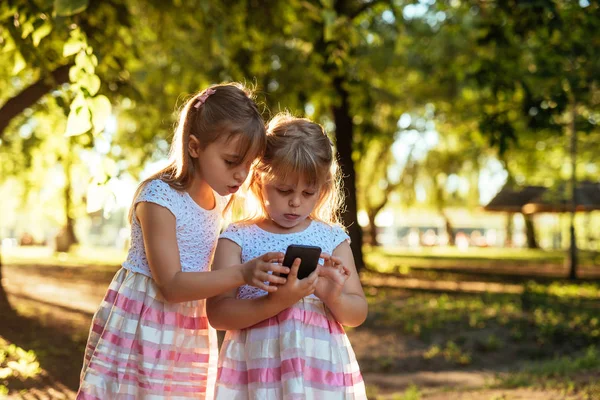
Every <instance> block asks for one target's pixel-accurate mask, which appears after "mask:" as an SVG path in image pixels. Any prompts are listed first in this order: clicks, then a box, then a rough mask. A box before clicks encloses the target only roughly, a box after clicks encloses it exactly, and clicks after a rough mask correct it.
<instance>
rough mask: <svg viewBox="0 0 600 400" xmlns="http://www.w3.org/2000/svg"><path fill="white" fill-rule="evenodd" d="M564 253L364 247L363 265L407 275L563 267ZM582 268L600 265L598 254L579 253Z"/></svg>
mask: <svg viewBox="0 0 600 400" xmlns="http://www.w3.org/2000/svg"><path fill="white" fill-rule="evenodd" d="M565 257H566V251H558V250H530V249H505V248H470V249H468V250H466V251H463V250H460V249H458V248H455V247H422V248H417V249H406V248H369V247H366V248H365V262H366V263H367V265H369V266H371V267H372V268H373V269H374V270H376V271H378V272H382V273H391V272H393V273H402V274H407V273H409V272H410V269H411V268H413V269H414V268H417V269H420V268H431V267H434V268H447V267H457V266H460V267H478V268H498V267H499V266H503V265H506V264H513V265H519V266H538V265H545V266H547V265H550V266H555V267H561V268H562V267H563V266H564V265H565ZM579 259H580V263H581V265H583V266H585V265H600V254H598V253H594V252H589V251H580V252H579Z"/></svg>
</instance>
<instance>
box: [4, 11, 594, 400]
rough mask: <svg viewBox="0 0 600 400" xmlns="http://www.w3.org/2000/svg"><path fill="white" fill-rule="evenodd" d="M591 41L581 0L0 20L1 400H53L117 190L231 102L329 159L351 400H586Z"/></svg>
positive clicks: (95, 296) (590, 339) (72, 363)
mask: <svg viewBox="0 0 600 400" xmlns="http://www.w3.org/2000/svg"><path fill="white" fill-rule="evenodd" d="M598 32H600V5H599V4H598V2H597V1H592V0H578V1H577V0H572V1H569V0H527V1H525V0H522V1H518V0H505V1H495V0H418V1H416V0H412V1H409V0H392V1H378V0H370V1H369V0H321V1H311V0H286V1H278V0H264V1H262V0H261V1H258V0H242V1H231V0H226V1H212V0H195V1H194V0H192V1H181V0H166V1H159V0H147V1H142V0H103V1H98V0H53V1H52V0H31V1H18V0H4V1H2V2H1V3H0V54H1V57H2V58H1V62H0V89H1V90H0V241H1V248H0V282H1V286H0V312H1V315H0V397H3V396H5V397H7V398H10V399H71V398H74V392H75V391H76V389H77V385H78V377H79V371H80V367H81V361H82V354H83V348H84V346H85V340H86V338H87V331H88V328H89V323H90V320H91V316H92V314H93V312H94V311H95V309H96V307H97V305H98V304H99V302H100V300H101V299H102V296H103V294H104V291H105V290H106V286H107V284H108V282H109V281H110V279H111V278H112V275H113V274H114V273H115V271H116V270H117V269H118V268H119V264H120V263H121V262H122V261H123V260H124V257H125V250H126V248H127V244H128V240H129V226H128V224H127V221H126V215H127V212H128V208H129V205H130V202H131V199H132V196H133V192H134V191H135V188H136V185H137V184H138V182H139V181H140V180H141V179H143V178H145V177H147V176H149V175H150V174H151V173H152V172H155V171H157V170H158V169H159V168H160V167H161V166H162V165H164V163H165V157H166V154H167V151H168V146H169V143H170V138H171V137H172V133H173V128H174V123H175V118H176V115H177V110H178V108H179V107H180V106H182V105H183V103H184V101H185V100H186V99H187V96H189V95H191V94H192V93H194V92H196V91H198V90H201V89H203V88H206V87H207V86H209V85H210V84H213V83H219V82H223V81H240V82H243V83H245V84H247V85H249V86H253V87H254V88H256V90H257V100H258V101H259V102H260V104H261V105H262V106H263V110H264V117H265V118H266V119H267V118H269V116H270V115H272V114H274V113H276V112H278V111H281V110H286V109H287V110H290V111H291V112H292V113H294V114H295V115H298V116H306V117H309V118H312V119H314V120H315V121H317V122H319V123H321V124H322V125H323V126H324V127H325V128H326V130H327V131H328V133H329V134H330V137H331V139H332V141H333V142H334V144H335V147H336V152H337V156H338V159H339V161H340V164H341V167H342V171H343V174H344V185H345V194H346V212H345V213H344V215H343V218H344V223H345V225H346V226H347V227H348V230H349V233H350V235H351V237H352V246H353V251H354V254H355V257H356V260H357V265H358V266H359V268H360V275H361V280H362V282H363V286H364V288H365V292H366V294H367V297H368V301H369V305H370V312H369V317H368V319H367V321H366V322H365V324H364V325H363V326H361V327H358V328H355V329H351V330H349V332H348V333H349V336H350V339H351V341H352V343H353V345H354V348H355V351H356V353H357V357H358V359H359V363H360V365H361V369H362V371H363V374H364V378H365V382H366V384H367V389H368V393H369V398H370V399H404V400H409V399H497V400H500V399H594V398H600V384H599V383H598V382H599V381H600V358H599V356H600V355H599V351H600V349H599V345H600V301H598V300H600V283H599V281H598V279H599V278H600V253H599V251H600V229H599V228H600V211H598V209H600V157H599V155H600V129H599V127H598V123H599V122H600V86H599V78H600V56H599V54H600V34H598ZM573 233H574V234H573Z"/></svg>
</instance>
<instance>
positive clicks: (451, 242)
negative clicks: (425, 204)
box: [440, 210, 456, 246]
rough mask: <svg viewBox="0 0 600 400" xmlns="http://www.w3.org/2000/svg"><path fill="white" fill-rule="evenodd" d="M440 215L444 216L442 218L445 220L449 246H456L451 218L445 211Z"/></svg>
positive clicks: (441, 211)
mask: <svg viewBox="0 0 600 400" xmlns="http://www.w3.org/2000/svg"><path fill="white" fill-rule="evenodd" d="M440 214H441V215H442V218H444V227H445V229H446V235H448V245H449V246H455V245H456V240H455V238H454V227H453V226H452V222H450V218H448V215H446V213H445V212H444V210H440Z"/></svg>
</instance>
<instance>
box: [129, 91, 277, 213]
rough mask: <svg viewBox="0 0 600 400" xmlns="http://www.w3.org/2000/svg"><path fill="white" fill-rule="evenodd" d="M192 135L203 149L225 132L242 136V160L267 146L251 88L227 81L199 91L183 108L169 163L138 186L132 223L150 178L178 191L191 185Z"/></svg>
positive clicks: (240, 147)
mask: <svg viewBox="0 0 600 400" xmlns="http://www.w3.org/2000/svg"><path fill="white" fill-rule="evenodd" d="M191 135H193V136H194V137H196V138H197V139H198V142H199V143H200V146H201V148H203V149H204V148H206V146H208V145H209V144H211V143H213V142H216V141H217V140H218V139H220V138H221V137H223V135H226V140H228V141H229V140H231V139H233V138H234V137H236V138H237V137H239V139H240V140H239V142H238V147H239V148H238V150H239V154H240V156H241V158H240V160H248V159H252V160H254V159H256V158H257V157H260V156H261V155H262V153H263V151H264V149H265V145H266V136H265V126H264V120H263V118H262V116H261V113H260V111H259V110H258V106H257V105H256V103H255V102H254V100H253V99H252V92H251V91H250V90H249V89H248V88H246V87H244V86H243V85H241V84H239V83H226V84H220V85H214V86H211V87H210V88H208V89H205V90H203V91H201V92H199V93H196V94H195V95H194V96H193V97H191V98H190V99H189V100H188V101H187V102H186V103H185V104H184V106H183V108H182V109H181V111H180V114H179V121H178V123H177V128H176V129H175V135H174V137H173V141H172V142H171V148H170V150H169V163H168V165H167V166H166V167H165V168H163V169H162V170H160V171H158V172H157V173H155V174H154V175H152V176H151V177H149V178H147V179H145V180H144V181H143V182H142V183H140V185H139V186H138V188H137V191H136V193H135V196H134V200H133V202H134V203H133V204H132V206H131V208H130V210H129V222H131V221H132V217H133V209H134V204H135V199H136V198H137V196H138V195H139V192H140V191H141V190H142V188H143V187H144V185H145V184H146V183H148V182H149V181H151V180H154V179H161V180H163V181H164V182H166V183H168V184H169V185H170V186H171V187H172V188H173V189H176V190H185V189H187V188H188V187H189V186H190V185H191V184H192V181H193V177H194V175H195V172H196V171H195V169H196V167H195V165H194V160H193V158H192V157H191V156H190V154H189V151H188V145H189V142H190V136H191ZM232 198H233V196H232Z"/></svg>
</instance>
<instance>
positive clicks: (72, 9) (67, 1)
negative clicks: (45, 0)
mask: <svg viewBox="0 0 600 400" xmlns="http://www.w3.org/2000/svg"><path fill="white" fill-rule="evenodd" d="M87 6H88V0H54V12H56V15H58V16H61V17H68V16H70V15H75V14H78V13H80V12H82V11H83V10H85V9H86V8H87Z"/></svg>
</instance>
